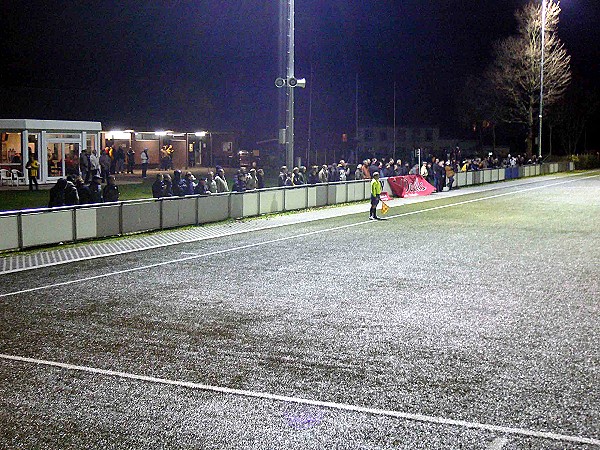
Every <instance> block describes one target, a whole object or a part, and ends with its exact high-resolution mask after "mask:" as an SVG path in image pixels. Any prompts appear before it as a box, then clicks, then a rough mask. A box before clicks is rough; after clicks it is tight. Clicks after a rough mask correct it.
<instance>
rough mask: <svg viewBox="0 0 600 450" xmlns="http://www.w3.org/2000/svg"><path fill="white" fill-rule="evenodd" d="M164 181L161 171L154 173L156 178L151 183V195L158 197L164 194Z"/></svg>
mask: <svg viewBox="0 0 600 450" xmlns="http://www.w3.org/2000/svg"><path fill="white" fill-rule="evenodd" d="M164 192H165V182H164V177H163V174H162V173H157V174H156V180H154V183H152V197H154V198H160V197H163V196H164Z"/></svg>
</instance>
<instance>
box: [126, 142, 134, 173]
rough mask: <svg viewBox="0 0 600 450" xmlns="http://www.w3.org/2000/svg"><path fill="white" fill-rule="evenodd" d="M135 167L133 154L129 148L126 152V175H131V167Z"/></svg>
mask: <svg viewBox="0 0 600 450" xmlns="http://www.w3.org/2000/svg"><path fill="white" fill-rule="evenodd" d="M134 166H135V152H134V151H133V148H131V147H129V150H127V173H130V174H132V175H133V167H134Z"/></svg>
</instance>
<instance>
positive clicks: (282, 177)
mask: <svg viewBox="0 0 600 450" xmlns="http://www.w3.org/2000/svg"><path fill="white" fill-rule="evenodd" d="M287 178H288V169H287V167H286V166H281V169H280V170H279V178H278V180H277V185H278V186H279V187H281V186H285V183H286V181H287Z"/></svg>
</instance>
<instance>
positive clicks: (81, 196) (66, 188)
mask: <svg viewBox="0 0 600 450" xmlns="http://www.w3.org/2000/svg"><path fill="white" fill-rule="evenodd" d="M119 195H120V194H119V186H117V183H116V178H115V176H114V175H109V176H108V179H107V183H106V185H105V186H104V187H103V186H102V177H101V176H100V175H93V176H92V179H91V180H90V182H89V183H85V180H84V179H83V177H82V176H78V177H77V178H73V177H71V176H70V175H69V176H68V177H67V178H59V179H58V180H57V182H56V184H55V185H54V186H53V187H52V188H51V189H50V200H49V201H48V207H49V208H53V207H57V206H73V205H88V204H93V203H105V202H117V201H119Z"/></svg>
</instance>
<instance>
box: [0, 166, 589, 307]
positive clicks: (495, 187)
mask: <svg viewBox="0 0 600 450" xmlns="http://www.w3.org/2000/svg"><path fill="white" fill-rule="evenodd" d="M580 176H582V174H579V173H576V174H568V175H566V177H569V178H571V177H580ZM561 178H562V177H557V176H552V177H549V178H544V179H543V180H528V179H527V180H526V179H519V180H514V181H518V182H519V183H518V184H517V185H516V186H517V187H519V186H527V185H530V184H535V183H542V182H545V181H548V180H549V181H552V180H557V179H561ZM585 178H593V176H589V177H585ZM507 181H508V182H509V183H510V182H511V180H507ZM521 181H522V182H521ZM514 186H515V185H513V184H511V185H492V186H484V187H483V188H480V190H479V191H477V192H468V193H462V192H461V193H459V194H458V195H472V194H477V193H481V192H488V191H497V190H499V189H508V188H511V187H514ZM467 188H468V186H467ZM463 189H464V188H463ZM450 198H451V197H450ZM394 200H400V199H394ZM394 200H392V201H394ZM431 200H435V199H431ZM396 206H402V205H392V207H396ZM353 214H357V213H354V212H352V213H348V214H347V215H353ZM330 218H331V217H325V218H317V219H311V218H309V219H301V220H297V221H293V222H287V223H282V224H269V225H265V226H262V227H258V228H253V229H252V230H237V231H227V232H224V233H218V234H216V235H212V236H208V237H200V238H198V237H194V238H191V239H181V240H178V241H172V242H166V243H162V244H152V245H145V246H144V248H142V249H139V248H133V249H128V250H127V249H125V250H124V249H119V250H118V251H113V252H108V253H102V254H99V255H92V256H83V257H78V258H76V259H66V260H64V261H52V262H48V263H43V264H38V265H35V266H32V267H18V268H15V269H10V270H6V271H3V272H0V274H9V273H15V272H25V271H28V270H33V269H40V268H43V267H52V266H58V265H61V264H68V263H72V262H79V261H87V260H91V259H98V258H107V257H110V256H115V255H125V254H128V253H134V252H138V251H146V250H156V249H158V248H164V247H172V246H174V245H181V244H188V243H193V242H199V241H203V240H207V239H214V238H220V237H227V236H235V235H238V234H244V233H250V232H252V231H262V230H270V229H274V228H279V227H285V226H288V225H297V224H300V223H307V222H315V221H319V220H326V219H330ZM0 297H1V295H0Z"/></svg>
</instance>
